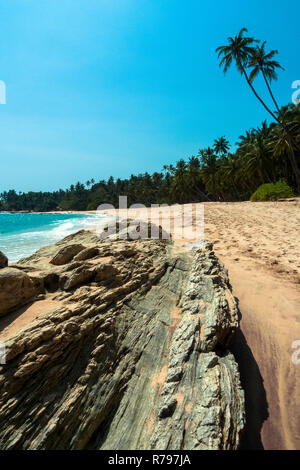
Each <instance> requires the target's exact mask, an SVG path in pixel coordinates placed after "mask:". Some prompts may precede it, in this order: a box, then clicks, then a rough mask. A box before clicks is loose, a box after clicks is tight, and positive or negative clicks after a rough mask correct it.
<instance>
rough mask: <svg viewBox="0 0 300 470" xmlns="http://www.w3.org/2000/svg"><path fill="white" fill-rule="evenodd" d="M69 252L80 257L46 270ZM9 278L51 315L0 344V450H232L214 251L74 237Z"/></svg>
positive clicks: (233, 418) (231, 377)
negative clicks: (22, 283)
mask: <svg viewBox="0 0 300 470" xmlns="http://www.w3.org/2000/svg"><path fill="white" fill-rule="evenodd" d="M79 244H80V245H82V249H81V250H80V251H79V252H78V253H79V255H80V254H82V256H78V253H77V254H76V255H72V257H71V258H70V261H69V262H67V264H64V265H61V264H60V265H57V264H56V265H53V264H52V263H51V262H50V261H51V260H53V258H55V256H57V255H58V254H61V253H62V250H61V249H62V248H63V249H64V248H65V247H67V246H69V245H73V246H74V245H77V246H78V245H79ZM66 251H67V250H65V251H64V253H65V252H66ZM75 258H76V259H75ZM18 269H19V272H20V273H21V274H25V275H27V276H31V277H35V278H36V279H39V282H41V283H42V284H43V289H44V295H45V296H46V297H47V296H50V297H51V299H52V300H55V301H58V302H59V306H58V307H57V308H55V309H54V310H50V311H45V312H44V314H42V315H40V316H39V317H38V318H36V319H35V320H34V321H32V322H31V323H29V324H28V325H27V327H25V328H24V329H23V330H21V331H19V332H18V333H17V334H15V335H14V336H13V337H11V338H9V339H7V341H6V353H7V354H6V364H4V365H2V366H0V448H1V449H118V450H119V449H173V450H178V449H194V450H201V449H237V448H238V447H239V443H240V438H241V433H242V431H243V427H244V393H243V390H242V389H241V386H240V380H239V372H238V368H237V364H236V362H235V359H234V357H233V355H232V354H231V352H230V349H229V348H230V343H231V338H232V335H233V333H234V331H235V329H236V328H237V326H238V317H237V309H236V304H235V299H234V298H233V296H232V294H231V288H230V284H229V281H228V277H227V272H226V271H225V269H224V267H223V266H222V265H221V264H220V263H219V261H218V260H217V258H216V257H215V255H214V253H213V250H212V245H210V244H208V243H206V244H203V246H202V247H201V248H199V249H198V250H196V251H188V252H181V253H180V252H178V251H176V250H174V249H173V246H172V244H171V243H169V242H163V241H160V240H136V241H111V240H102V241H99V239H98V238H97V237H95V235H94V234H91V233H90V232H83V231H80V232H78V233H77V234H75V235H72V236H70V237H67V238H66V239H65V240H63V241H62V242H59V243H58V244H56V245H53V246H51V247H46V248H42V249H41V250H39V252H37V253H36V254H35V255H33V256H32V257H30V258H28V259H26V260H22V261H21V262H20V263H19V264H18V265H17V267H15V270H18ZM4 271H5V270H4Z"/></svg>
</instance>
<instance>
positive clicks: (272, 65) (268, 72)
mask: <svg viewBox="0 0 300 470" xmlns="http://www.w3.org/2000/svg"><path fill="white" fill-rule="evenodd" d="M265 45H266V41H264V42H263V43H262V45H261V46H257V47H256V48H255V49H254V50H253V52H252V57H251V59H250V61H249V64H248V66H249V67H250V68H252V70H251V73H250V76H249V80H250V82H251V83H252V82H253V80H254V79H255V78H256V77H257V76H258V74H259V73H260V72H261V73H262V76H263V77H264V81H265V83H266V85H267V88H268V90H269V93H270V95H271V98H272V100H273V102H274V104H275V106H276V109H277V111H278V112H279V113H280V110H279V106H278V103H277V101H276V100H275V97H274V95H273V92H272V90H271V86H270V83H271V82H272V80H277V73H276V69H281V70H284V68H283V67H281V65H280V64H279V62H277V61H276V60H274V59H273V58H274V56H275V55H277V54H278V51H277V50H273V51H270V52H268V53H267V52H266V51H265Z"/></svg>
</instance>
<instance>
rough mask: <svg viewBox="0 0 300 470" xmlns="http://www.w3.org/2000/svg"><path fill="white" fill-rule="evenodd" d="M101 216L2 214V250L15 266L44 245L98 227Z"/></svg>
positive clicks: (0, 235)
mask: <svg viewBox="0 0 300 470" xmlns="http://www.w3.org/2000/svg"><path fill="white" fill-rule="evenodd" d="M99 217H101V216H99V215H96V214H95V215H93V214H76V213H74V214H63V213H61V214H46V213H34V214H33V213H8V212H0V251H2V252H3V253H4V254H5V255H6V256H7V257H8V261H9V263H15V262H16V261H18V260H19V259H21V258H24V257H26V256H30V255H32V254H33V253H34V252H35V251H36V250H38V249H39V248H41V247H43V246H47V245H50V244H52V243H56V242H57V241H59V240H61V239H62V238H64V237H66V236H67V235H70V234H71V233H74V232H76V231H77V230H80V229H82V228H87V227H88V226H91V225H93V224H95V223H96V222H97V221H99ZM102 217H103V216H102Z"/></svg>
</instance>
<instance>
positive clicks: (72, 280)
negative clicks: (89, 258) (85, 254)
mask: <svg viewBox="0 0 300 470" xmlns="http://www.w3.org/2000/svg"><path fill="white" fill-rule="evenodd" d="M94 276H95V272H94V269H90V268H89V267H85V266H80V267H78V268H77V269H75V271H72V273H71V274H70V276H66V277H65V278H64V279H66V280H65V281H64V280H63V281H62V286H63V289H65V290H71V289H74V288H75V287H78V286H81V285H82V284H86V283H88V282H90V281H91V279H92V278H93V277H94Z"/></svg>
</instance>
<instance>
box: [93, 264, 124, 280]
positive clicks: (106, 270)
mask: <svg viewBox="0 0 300 470" xmlns="http://www.w3.org/2000/svg"><path fill="white" fill-rule="evenodd" d="M94 272H95V281H100V282H101V281H106V280H111V279H113V278H114V277H115V276H117V274H118V269H117V268H116V267H115V266H113V264H111V263H102V264H99V265H98V266H96V267H95V270H94Z"/></svg>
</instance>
